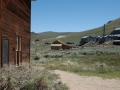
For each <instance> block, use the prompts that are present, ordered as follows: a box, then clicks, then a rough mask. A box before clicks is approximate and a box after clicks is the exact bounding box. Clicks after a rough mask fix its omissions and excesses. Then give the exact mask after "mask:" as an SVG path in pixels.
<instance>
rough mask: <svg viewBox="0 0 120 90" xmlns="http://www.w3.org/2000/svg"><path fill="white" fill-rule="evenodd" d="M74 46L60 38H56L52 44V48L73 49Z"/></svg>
mask: <svg viewBox="0 0 120 90" xmlns="http://www.w3.org/2000/svg"><path fill="white" fill-rule="evenodd" d="M71 48H72V46H69V45H66V44H64V43H63V42H61V41H60V40H56V41H54V42H53V43H52V44H51V50H65V49H68V50H69V49H71Z"/></svg>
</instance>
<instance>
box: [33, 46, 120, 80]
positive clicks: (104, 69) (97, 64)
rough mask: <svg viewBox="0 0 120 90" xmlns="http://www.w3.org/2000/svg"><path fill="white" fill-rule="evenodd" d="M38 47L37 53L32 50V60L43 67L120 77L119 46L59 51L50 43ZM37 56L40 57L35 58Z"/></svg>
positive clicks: (89, 74) (106, 76) (88, 74)
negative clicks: (52, 48)
mask: <svg viewBox="0 0 120 90" xmlns="http://www.w3.org/2000/svg"><path fill="white" fill-rule="evenodd" d="M36 47H37V46H36ZM37 48H39V49H38V50H37V52H36V53H35V52H34V51H35V50H34V49H32V51H31V62H32V63H35V64H38V65H39V66H41V67H45V68H47V69H51V70H56V69H59V70H63V71H69V72H73V73H76V74H79V75H85V76H100V77H103V78H120V59H119V58H120V50H119V46H114V45H109V46H94V47H91V46H89V47H84V48H81V47H78V48H73V49H72V50H59V51H54V50H50V46H49V45H46V46H45V45H43V46H40V45H38V47H37ZM42 48H45V49H42ZM36 56H38V57H39V58H40V59H39V60H34V58H35V57H36Z"/></svg>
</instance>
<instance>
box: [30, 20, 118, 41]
mask: <svg viewBox="0 0 120 90" xmlns="http://www.w3.org/2000/svg"><path fill="white" fill-rule="evenodd" d="M103 25H104V24H103ZM103 25H101V26H100V27H97V28H94V29H91V30H86V31H83V32H77V33H76V32H65V33H64V32H51V31H49V32H43V33H33V32H32V33H31V40H34V39H35V38H39V39H41V40H43V39H47V41H51V42H52V41H53V40H56V37H57V36H61V35H65V37H64V38H59V40H61V41H63V42H64V43H65V42H67V41H72V42H73V41H74V42H76V43H78V42H79V40H80V38H81V37H82V36H85V35H92V36H97V35H102V34H103ZM117 27H120V18H118V19H115V20H110V21H108V22H106V28H105V29H106V30H105V33H106V34H110V32H112V30H114V28H117ZM50 38H54V39H52V40H51V39H50Z"/></svg>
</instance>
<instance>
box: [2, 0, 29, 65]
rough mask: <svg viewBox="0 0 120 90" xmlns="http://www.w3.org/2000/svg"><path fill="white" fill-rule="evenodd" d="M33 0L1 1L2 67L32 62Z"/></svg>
mask: <svg viewBox="0 0 120 90" xmlns="http://www.w3.org/2000/svg"><path fill="white" fill-rule="evenodd" d="M30 24H31V0H0V66H1V67H3V66H4V65H5V64H7V65H9V64H14V65H17V66H19V65H21V64H22V62H30V27H31V25H30Z"/></svg>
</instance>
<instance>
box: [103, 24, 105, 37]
mask: <svg viewBox="0 0 120 90" xmlns="http://www.w3.org/2000/svg"><path fill="white" fill-rule="evenodd" d="M104 35H105V24H104V26H103V37H104Z"/></svg>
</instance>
